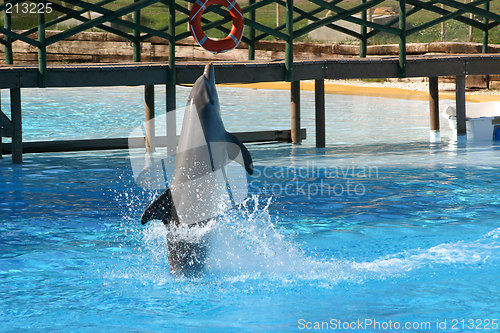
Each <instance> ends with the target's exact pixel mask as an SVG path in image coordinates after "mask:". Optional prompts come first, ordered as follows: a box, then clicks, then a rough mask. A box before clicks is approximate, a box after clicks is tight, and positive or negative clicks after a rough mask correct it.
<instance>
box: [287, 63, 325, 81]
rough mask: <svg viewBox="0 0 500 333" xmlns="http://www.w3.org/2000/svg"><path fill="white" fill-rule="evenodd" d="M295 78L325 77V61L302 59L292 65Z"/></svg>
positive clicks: (313, 78) (314, 78) (311, 78)
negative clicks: (302, 60)
mask: <svg viewBox="0 0 500 333" xmlns="http://www.w3.org/2000/svg"><path fill="white" fill-rule="evenodd" d="M293 75H294V79H295V80H299V81H300V80H316V79H323V78H324V77H325V61H304V62H299V63H296V64H295V65H294V68H293Z"/></svg>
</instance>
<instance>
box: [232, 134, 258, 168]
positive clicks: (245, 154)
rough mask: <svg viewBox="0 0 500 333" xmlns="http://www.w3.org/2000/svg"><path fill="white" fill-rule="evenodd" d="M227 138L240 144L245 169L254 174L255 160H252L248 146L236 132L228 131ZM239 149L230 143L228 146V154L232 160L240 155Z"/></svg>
mask: <svg viewBox="0 0 500 333" xmlns="http://www.w3.org/2000/svg"><path fill="white" fill-rule="evenodd" d="M226 138H227V141H228V142H231V143H234V144H235V145H238V147H240V150H241V154H242V156H243V163H244V164H245V165H244V167H245V170H246V171H247V172H248V174H249V175H252V174H253V162H252V156H250V153H249V152H248V149H247V147H245V145H244V144H243V143H242V142H241V141H240V139H238V138H237V137H236V136H235V135H234V134H231V133H228V132H226ZM238 153H239V150H238V149H237V148H236V147H235V146H234V145H232V144H231V145H228V148H227V154H228V155H229V158H230V159H232V160H235V158H236V157H237V156H238Z"/></svg>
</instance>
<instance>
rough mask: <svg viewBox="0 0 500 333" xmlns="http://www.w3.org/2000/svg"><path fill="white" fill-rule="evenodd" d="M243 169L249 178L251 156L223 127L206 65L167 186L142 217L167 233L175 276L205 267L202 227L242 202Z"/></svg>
mask: <svg viewBox="0 0 500 333" xmlns="http://www.w3.org/2000/svg"><path fill="white" fill-rule="evenodd" d="M234 162H236V163H234ZM243 167H244V169H243ZM244 170H246V172H248V174H250V175H252V173H253V164H252V158H251V156H250V153H249V152H248V150H247V148H246V147H245V146H244V145H243V144H242V143H241V141H240V140H239V139H238V138H236V137H235V136H234V135H233V134H230V133H228V132H226V130H225V128H224V124H223V123H222V119H221V115H220V108H219V99H218V96H217V91H216V87H215V75H214V68H213V66H212V65H211V64H208V65H207V66H206V67H205V70H204V73H203V75H202V76H200V77H199V78H198V80H196V82H195V84H194V86H193V89H192V91H191V94H190V96H189V99H188V103H187V106H186V111H185V113H184V121H183V124H182V129H181V135H180V138H179V144H178V147H177V154H176V158H175V169H174V173H173V179H172V181H171V182H170V184H169V185H170V186H169V187H168V188H167V190H166V191H165V192H163V194H161V195H160V196H159V197H158V198H157V199H156V200H155V201H153V202H152V203H151V204H150V205H149V206H148V207H147V208H146V210H145V211H144V213H143V215H142V217H141V223H142V224H145V223H147V222H148V221H150V220H154V219H156V220H161V221H163V223H164V224H165V225H166V226H167V228H168V229H169V233H168V234H169V237H168V250H169V258H168V259H169V265H170V271H171V272H172V273H173V274H174V275H185V276H186V275H193V274H195V273H197V272H199V271H200V270H201V269H202V268H203V267H204V263H205V256H206V250H207V243H208V233H207V232H206V231H207V229H209V228H207V225H210V223H209V222H210V221H213V220H214V219H215V218H217V217H218V216H221V215H223V214H224V212H226V211H227V210H229V209H231V208H233V207H234V206H235V204H237V203H239V202H242V201H243V200H244V198H245V197H246V195H247V187H246V174H245V171H244Z"/></svg>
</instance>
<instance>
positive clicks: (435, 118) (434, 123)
mask: <svg viewBox="0 0 500 333" xmlns="http://www.w3.org/2000/svg"><path fill="white" fill-rule="evenodd" d="M438 82H439V81H438V78H437V77H430V78H429V110H430V117H431V118H430V119H431V131H439V95H438V94H439V87H438Z"/></svg>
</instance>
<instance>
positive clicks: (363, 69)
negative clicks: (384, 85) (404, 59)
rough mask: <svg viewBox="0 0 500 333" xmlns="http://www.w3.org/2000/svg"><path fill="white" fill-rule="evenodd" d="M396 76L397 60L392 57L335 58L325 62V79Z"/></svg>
mask: <svg viewBox="0 0 500 333" xmlns="http://www.w3.org/2000/svg"><path fill="white" fill-rule="evenodd" d="M387 77H398V62H397V59H396V58H394V57H392V58H391V59H389V60H387V59H386V60H384V61H382V60H377V61H374V60H372V61H362V60H360V59H356V60H351V59H349V60H337V61H326V62H325V78H326V79H347V78H349V79H364V78H387Z"/></svg>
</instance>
